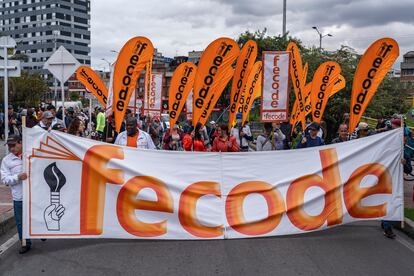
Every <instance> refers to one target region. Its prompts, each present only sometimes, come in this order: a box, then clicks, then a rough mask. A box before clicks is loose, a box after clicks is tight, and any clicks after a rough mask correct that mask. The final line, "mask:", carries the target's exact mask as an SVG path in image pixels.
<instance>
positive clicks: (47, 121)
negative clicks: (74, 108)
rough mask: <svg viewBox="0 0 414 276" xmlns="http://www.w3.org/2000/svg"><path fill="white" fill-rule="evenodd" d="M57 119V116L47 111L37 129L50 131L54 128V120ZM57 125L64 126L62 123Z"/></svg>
mask: <svg viewBox="0 0 414 276" xmlns="http://www.w3.org/2000/svg"><path fill="white" fill-rule="evenodd" d="M54 119H55V116H54V115H53V113H52V112H50V111H45V112H43V114H42V119H41V120H40V122H39V123H38V124H37V125H36V127H40V128H42V129H44V130H50V128H51V127H52V124H53V120H54ZM56 124H59V125H63V123H62V122H56V123H55V125H56Z"/></svg>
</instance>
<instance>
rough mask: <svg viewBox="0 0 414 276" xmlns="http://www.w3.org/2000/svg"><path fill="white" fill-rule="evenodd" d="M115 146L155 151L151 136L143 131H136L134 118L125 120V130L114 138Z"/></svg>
mask: <svg viewBox="0 0 414 276" xmlns="http://www.w3.org/2000/svg"><path fill="white" fill-rule="evenodd" d="M115 144H116V145H120V146H128V147H133V148H139V149H156V147H155V145H154V142H153V141H152V139H151V136H150V135H149V134H148V133H146V132H145V131H143V130H140V129H138V123H137V120H136V119H135V118H127V119H126V130H125V131H123V132H121V133H120V134H119V135H118V137H116V141H115Z"/></svg>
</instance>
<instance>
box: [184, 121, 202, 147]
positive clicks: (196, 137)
mask: <svg viewBox="0 0 414 276" xmlns="http://www.w3.org/2000/svg"><path fill="white" fill-rule="evenodd" d="M190 130H191V132H190V133H187V134H186V135H185V136H184V138H183V146H184V150H185V151H207V149H206V147H205V145H204V140H203V134H202V133H203V126H202V125H201V123H197V125H196V127H195V129H193V127H191V129H190ZM190 130H189V131H190Z"/></svg>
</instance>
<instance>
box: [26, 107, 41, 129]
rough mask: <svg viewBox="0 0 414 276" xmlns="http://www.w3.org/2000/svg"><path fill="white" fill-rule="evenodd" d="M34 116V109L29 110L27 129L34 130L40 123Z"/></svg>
mask: <svg viewBox="0 0 414 276" xmlns="http://www.w3.org/2000/svg"><path fill="white" fill-rule="evenodd" d="M34 114H35V111H34V109H33V108H29V109H27V118H26V127H28V128H32V127H34V126H35V125H37V124H38V123H39V122H38V120H37V118H36V116H35V115H34Z"/></svg>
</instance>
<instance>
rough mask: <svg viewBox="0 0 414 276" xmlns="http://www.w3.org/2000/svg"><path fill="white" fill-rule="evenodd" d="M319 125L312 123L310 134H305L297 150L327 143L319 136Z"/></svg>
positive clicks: (309, 128)
mask: <svg viewBox="0 0 414 276" xmlns="http://www.w3.org/2000/svg"><path fill="white" fill-rule="evenodd" d="M319 128H320V126H319V124H318V123H316V122H313V123H311V124H310V125H309V126H308V127H307V129H308V130H309V133H307V134H306V133H305V134H304V135H303V137H302V139H301V140H300V141H299V143H298V145H297V148H298V149H301V148H311V147H319V146H323V145H325V142H324V141H323V139H322V138H321V137H319V136H318V131H319Z"/></svg>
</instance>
